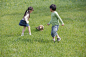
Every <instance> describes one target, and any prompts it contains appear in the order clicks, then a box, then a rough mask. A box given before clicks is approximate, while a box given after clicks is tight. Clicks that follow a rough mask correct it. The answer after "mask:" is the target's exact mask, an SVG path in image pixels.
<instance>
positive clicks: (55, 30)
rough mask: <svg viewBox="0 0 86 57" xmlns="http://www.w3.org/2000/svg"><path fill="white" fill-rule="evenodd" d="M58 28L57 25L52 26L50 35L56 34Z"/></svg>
mask: <svg viewBox="0 0 86 57" xmlns="http://www.w3.org/2000/svg"><path fill="white" fill-rule="evenodd" d="M58 28H59V25H55V26H52V30H51V36H52V37H55V36H56V35H58V34H57V31H58Z"/></svg>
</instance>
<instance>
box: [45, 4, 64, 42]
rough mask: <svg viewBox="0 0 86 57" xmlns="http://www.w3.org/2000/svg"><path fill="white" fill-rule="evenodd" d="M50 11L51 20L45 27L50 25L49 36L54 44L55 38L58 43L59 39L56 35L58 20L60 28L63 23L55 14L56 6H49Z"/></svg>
mask: <svg viewBox="0 0 86 57" xmlns="http://www.w3.org/2000/svg"><path fill="white" fill-rule="evenodd" d="M50 11H51V12H52V14H51V20H50V22H49V23H48V24H47V25H50V24H52V30H51V36H52V37H53V41H54V42H55V36H57V41H60V40H61V38H60V37H59V35H58V34H57V31H58V28H59V20H60V22H61V24H62V26H64V23H63V21H62V19H61V18H60V16H59V15H58V13H57V12H56V5H54V4H52V5H50Z"/></svg>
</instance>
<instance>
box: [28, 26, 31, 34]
mask: <svg viewBox="0 0 86 57" xmlns="http://www.w3.org/2000/svg"><path fill="white" fill-rule="evenodd" d="M28 31H29V34H30V35H31V30H30V26H28Z"/></svg>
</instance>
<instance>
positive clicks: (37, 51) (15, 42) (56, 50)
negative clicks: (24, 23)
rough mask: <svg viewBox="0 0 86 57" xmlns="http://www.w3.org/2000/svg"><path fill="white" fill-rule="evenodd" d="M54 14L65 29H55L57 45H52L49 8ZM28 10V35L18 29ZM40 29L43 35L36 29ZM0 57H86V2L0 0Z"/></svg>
mask: <svg viewBox="0 0 86 57" xmlns="http://www.w3.org/2000/svg"><path fill="white" fill-rule="evenodd" d="M51 4H56V5H57V12H58V13H59V15H60V16H61V18H62V19H63V21H64V23H65V26H61V25H60V27H59V30H58V34H59V36H60V37H61V38H62V40H61V41H60V43H58V42H56V43H54V42H53V41H52V37H51V35H50V33H51V26H52V25H50V26H47V23H48V22H49V21H50V19H51V12H50V10H49V6H50V5H51ZM29 6H32V7H33V8H34V12H33V13H31V18H30V20H29V22H30V23H29V24H30V26H31V31H32V35H31V36H30V35H29V33H28V29H26V30H25V35H24V36H22V37H21V36H20V35H21V32H22V29H23V27H21V26H19V25H18V24H19V22H20V20H21V19H22V17H23V15H24V12H25V10H26V9H27V7H29ZM40 24H42V25H44V31H37V30H36V29H35V27H36V26H39V25H40ZM0 57H86V0H22V1H20V0H10V1H9V0H0Z"/></svg>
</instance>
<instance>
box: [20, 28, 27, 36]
mask: <svg viewBox="0 0 86 57" xmlns="http://www.w3.org/2000/svg"><path fill="white" fill-rule="evenodd" d="M25 29H26V27H24V29H23V30H22V34H21V36H24V31H25Z"/></svg>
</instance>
